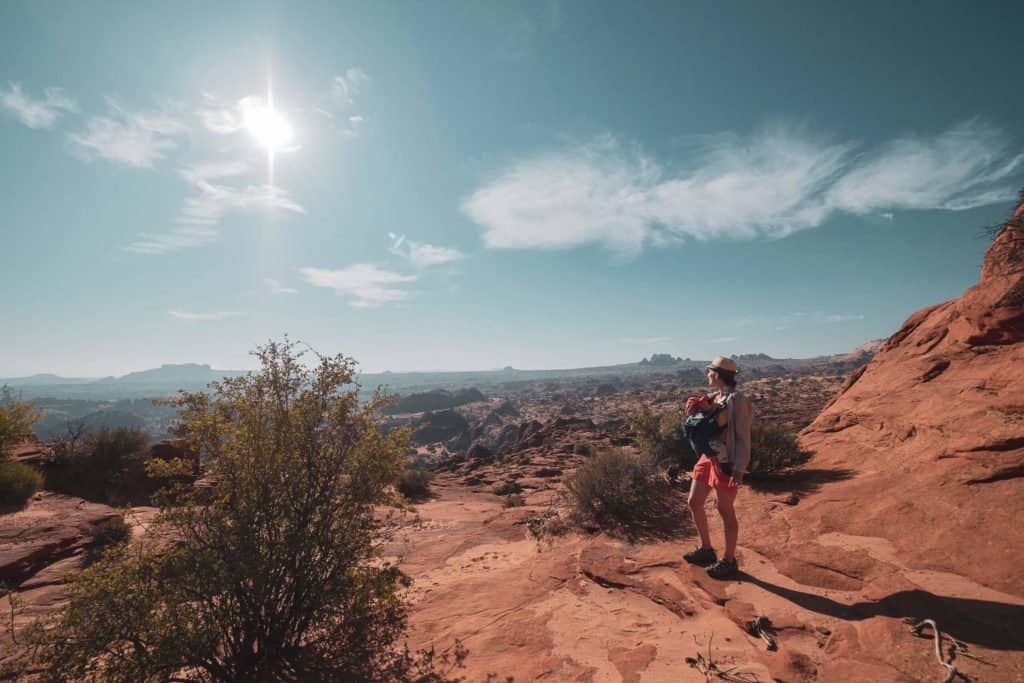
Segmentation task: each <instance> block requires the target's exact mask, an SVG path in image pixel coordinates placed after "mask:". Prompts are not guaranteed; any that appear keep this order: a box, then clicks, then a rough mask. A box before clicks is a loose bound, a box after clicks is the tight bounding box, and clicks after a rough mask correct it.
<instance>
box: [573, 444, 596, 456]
mask: <svg viewBox="0 0 1024 683" xmlns="http://www.w3.org/2000/svg"><path fill="white" fill-rule="evenodd" d="M572 452H573V454H574V455H582V456H583V457H584V458H589V457H590V456H591V455H593V454H594V449H593V448H592V447H591V445H590V444H588V443H584V442H582V441H577V442H576V443H574V444H573V445H572Z"/></svg>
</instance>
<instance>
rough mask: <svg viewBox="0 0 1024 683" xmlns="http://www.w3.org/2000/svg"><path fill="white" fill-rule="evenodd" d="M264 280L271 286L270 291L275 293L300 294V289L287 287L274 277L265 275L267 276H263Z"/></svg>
mask: <svg viewBox="0 0 1024 683" xmlns="http://www.w3.org/2000/svg"><path fill="white" fill-rule="evenodd" d="M263 282H265V283H266V284H267V287H269V288H270V291H271V293H273V294H298V293H299V290H297V289H293V288H291V287H285V286H283V285H282V284H281V283H280V282H278V281H277V280H275V279H274V278H272V277H265V278H263Z"/></svg>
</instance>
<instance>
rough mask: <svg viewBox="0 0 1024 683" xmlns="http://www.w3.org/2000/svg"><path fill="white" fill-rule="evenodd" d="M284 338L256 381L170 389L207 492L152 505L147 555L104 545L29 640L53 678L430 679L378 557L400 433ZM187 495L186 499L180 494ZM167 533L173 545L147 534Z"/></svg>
mask: <svg viewBox="0 0 1024 683" xmlns="http://www.w3.org/2000/svg"><path fill="white" fill-rule="evenodd" d="M295 346H296V345H295V344H293V343H291V342H289V341H288V340H287V339H286V340H285V341H284V342H281V343H278V342H271V343H269V344H267V345H266V346H263V347H260V348H258V349H257V351H256V353H255V355H256V357H257V358H258V359H259V362H260V364H261V369H260V370H259V371H257V372H254V373H251V374H248V375H245V376H241V377H235V378H226V379H224V380H223V381H221V382H216V383H213V384H212V385H210V389H209V391H208V392H196V393H183V394H182V395H181V396H180V397H179V398H177V399H175V404H176V405H177V407H178V409H179V414H180V420H179V426H178V432H179V435H180V436H182V437H184V438H186V439H187V440H188V442H189V444H190V446H193V447H194V448H196V449H197V450H198V451H199V452H200V453H201V454H202V455H203V457H204V460H205V461H206V462H207V463H208V465H209V471H210V473H211V475H212V478H213V480H214V481H216V485H215V486H214V487H213V488H212V489H210V490H208V491H207V492H206V493H205V494H204V495H203V498H202V499H201V500H202V504H200V503H199V502H197V499H195V498H188V497H182V498H177V499H174V500H173V501H172V502H165V503H164V505H163V507H162V509H161V513H160V515H159V517H158V518H157V520H156V522H154V526H153V527H151V529H150V532H151V537H152V538H153V539H154V540H153V541H150V542H142V543H140V544H132V545H128V544H122V545H120V546H114V547H112V548H111V549H109V550H108V551H107V552H106V553H105V554H104V555H103V557H102V559H100V560H99V561H98V562H97V563H96V564H94V565H92V566H91V567H90V568H88V569H86V570H84V571H82V572H81V573H79V574H78V575H77V578H76V579H75V580H74V582H73V583H72V584H71V585H70V586H69V594H70V599H69V601H68V603H67V604H66V606H65V607H64V608H62V609H61V610H60V611H59V612H57V613H56V614H55V615H54V616H52V617H51V618H50V619H49V623H47V624H39V625H37V627H36V630H35V632H34V635H33V643H34V646H35V649H36V652H37V657H38V660H39V664H40V670H41V671H44V672H45V674H44V678H45V679H47V680H53V681H66V680H75V681H100V680H102V681H126V682H127V681H143V682H149V681H153V682H156V681H168V680H190V681H286V680H287V681H312V682H326V681H367V682H370V683H374V682H381V683H383V682H384V681H389V682H390V681H397V682H402V681H423V682H428V681H435V682H436V681H443V680H448V679H447V678H445V677H444V676H446V675H447V672H446V671H438V670H436V667H441V666H442V665H443V664H444V663H445V661H446V660H447V661H451V660H454V663H455V664H458V663H459V662H460V661H461V658H462V657H463V656H464V651H459V650H458V649H456V652H455V654H454V656H453V657H447V656H442V657H440V658H438V657H436V656H434V655H433V654H432V653H421V654H420V655H413V654H410V653H409V652H408V651H407V650H404V649H403V648H400V647H398V645H397V644H398V642H399V639H400V637H401V635H402V633H403V632H404V629H405V624H406V606H405V603H404V602H403V599H402V595H403V592H402V589H403V588H404V587H405V586H407V585H408V583H409V582H408V579H407V577H405V575H404V574H403V573H402V572H401V571H400V570H399V569H398V568H396V567H394V566H392V565H389V564H388V563H386V562H382V561H381V560H380V557H379V553H378V549H379V547H380V544H379V543H378V540H379V539H380V535H379V531H380V530H379V526H378V522H377V521H376V520H375V517H374V514H373V513H374V506H375V505H376V504H378V503H381V502H385V501H387V500H388V499H389V496H390V491H391V486H392V484H393V483H394V482H395V481H396V480H397V479H398V476H399V474H400V473H401V471H402V468H403V455H404V453H405V452H406V451H407V449H408V439H407V433H406V432H404V431H402V430H395V431H393V432H390V433H388V434H382V433H381V432H380V431H379V430H378V427H377V425H378V421H379V410H380V407H381V406H382V405H383V403H384V400H383V399H382V398H381V397H380V395H379V394H375V395H374V396H373V397H372V398H370V399H369V400H367V401H366V402H365V403H361V402H360V400H359V396H358V393H357V391H358V387H357V386H356V385H355V383H354V382H355V376H356V375H355V372H356V369H355V363H354V361H352V360H351V359H350V358H347V357H345V356H340V355H339V356H335V357H324V356H319V355H318V354H317V356H316V358H315V361H314V363H313V364H312V365H311V366H306V365H305V364H304V362H303V361H304V359H303V353H301V352H298V351H297V350H296V348H295ZM196 495H198V494H196ZM161 538H175V539H176V542H175V543H166V542H159V540H157V539H161Z"/></svg>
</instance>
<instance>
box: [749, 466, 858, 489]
mask: <svg viewBox="0 0 1024 683" xmlns="http://www.w3.org/2000/svg"><path fill="white" fill-rule="evenodd" d="M855 474H856V472H854V471H853V470H851V469H846V468H839V469H832V470H828V469H816V468H806V469H799V470H790V471H786V472H773V473H771V474H763V475H758V476H752V477H749V478H748V479H747V480H746V482H745V483H746V484H747V485H748V486H750V488H752V489H754V490H755V491H761V492H763V493H795V494H797V495H799V496H806V495H808V494H810V493H816V492H817V491H819V490H820V489H821V487H822V486H824V485H825V484H831V483H833V482H837V481H844V480H846V479H851V478H852V477H853V476H854V475H855Z"/></svg>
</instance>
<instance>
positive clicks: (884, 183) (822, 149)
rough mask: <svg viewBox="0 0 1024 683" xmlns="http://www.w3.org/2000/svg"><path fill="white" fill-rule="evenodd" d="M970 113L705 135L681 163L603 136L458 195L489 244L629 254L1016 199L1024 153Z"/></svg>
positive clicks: (524, 163)
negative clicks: (900, 126)
mask: <svg viewBox="0 0 1024 683" xmlns="http://www.w3.org/2000/svg"><path fill="white" fill-rule="evenodd" d="M1007 147H1008V141H1007V140H1006V139H1005V136H1004V135H1003V134H1002V133H1000V132H999V131H998V130H996V129H993V128H991V127H989V126H986V125H984V124H982V123H980V122H978V121H969V122H966V123H963V124H960V125H958V126H955V127H954V128H952V129H950V130H948V131H945V132H943V133H941V134H939V135H938V136H936V137H934V138H920V137H904V138H899V139H896V140H892V141H890V142H888V143H885V144H883V145H881V146H879V147H877V148H876V149H871V150H866V151H860V152H859V153H858V145H857V144H855V143H852V142H836V141H833V140H829V139H828V138H826V137H823V136H818V135H814V134H811V133H809V132H807V131H806V130H803V129H799V128H793V127H785V126H776V127H773V128H767V129H764V130H762V131H759V132H757V133H756V134H754V135H752V136H749V137H747V138H743V137H740V136H737V135H731V134H723V135H717V136H710V137H708V138H706V139H705V140H704V141H703V144H701V145H700V147H699V148H697V149H696V150H694V161H693V163H692V164H691V166H690V167H688V168H687V169H685V170H674V169H669V168H668V167H666V166H664V165H663V164H662V163H659V161H658V160H656V159H654V158H653V157H651V156H649V155H647V154H645V153H643V152H642V151H641V150H640V149H638V148H636V147H632V146H628V145H624V144H622V143H620V142H619V141H618V140H616V139H615V138H613V137H611V136H607V135H606V136H602V137H600V138H598V139H597V140H596V141H594V142H591V143H589V144H584V145H579V146H576V147H572V148H569V149H562V150H558V151H555V152H551V153H547V154H542V155H539V156H535V157H532V158H529V159H525V160H523V161H520V162H519V163H516V164H514V165H513V166H512V167H511V168H510V169H508V170H507V171H505V172H504V173H502V174H500V175H499V176H497V177H496V178H494V179H493V180H491V181H490V182H488V183H486V184H484V185H483V186H482V187H480V188H479V189H478V190H476V191H475V192H474V193H472V194H471V195H470V196H469V197H468V198H467V199H466V200H465V201H464V202H463V204H462V209H463V211H464V212H465V213H466V214H467V215H468V216H469V217H470V218H471V219H472V220H473V221H475V222H476V223H477V224H479V225H480V226H481V228H482V233H483V240H484V243H485V244H486V245H487V246H488V247H490V248H499V249H500V248H505V249H564V248H570V247H576V246H581V245H585V244H599V245H603V246H605V247H606V248H608V249H611V250H613V251H615V252H619V253H622V254H626V255H634V254H637V253H639V252H640V251H641V250H642V249H643V247H644V246H645V245H651V246H663V245H668V244H678V243H679V242H685V241H686V240H688V239H701V240H704V239H715V238H732V239H753V238H757V237H783V236H786V235H789V234H791V233H793V232H796V231H799V230H806V229H809V228H814V227H817V226H819V225H821V224H822V223H823V222H824V221H825V220H826V219H827V218H829V217H830V216H832V215H834V214H835V213H837V212H847V213H853V214H864V213H871V212H876V211H878V212H881V211H885V210H891V209H948V210H959V209H966V208H971V207H975V206H980V205H983V204H989V203H994V202H999V201H1005V200H1009V199H1012V198H1013V197H1014V196H1015V195H1014V192H1013V190H1012V187H1013V185H1012V183H1010V180H1011V179H1012V178H1013V177H1015V176H1016V175H1017V174H1019V173H1020V172H1021V167H1022V164H1024V156H1020V155H1018V156H1011V155H1008V154H1007V152H1006V149H1007Z"/></svg>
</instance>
